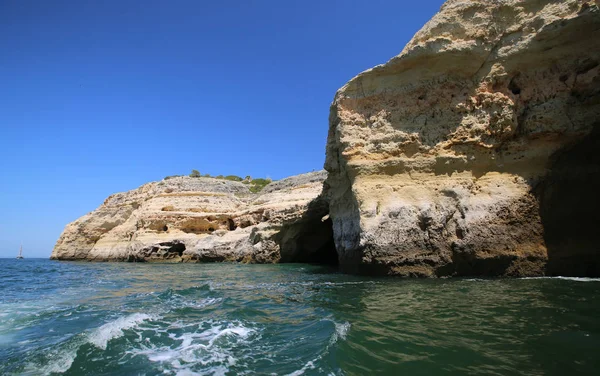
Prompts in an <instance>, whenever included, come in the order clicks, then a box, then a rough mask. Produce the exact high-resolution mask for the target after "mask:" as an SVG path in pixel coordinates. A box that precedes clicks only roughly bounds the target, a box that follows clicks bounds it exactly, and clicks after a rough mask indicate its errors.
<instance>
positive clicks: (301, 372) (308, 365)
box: [286, 357, 321, 376]
mask: <svg viewBox="0 0 600 376" xmlns="http://www.w3.org/2000/svg"><path fill="white" fill-rule="evenodd" d="M320 358H321V357H318V358H317V359H313V360H311V361H309V362H308V363H306V364H305V365H304V367H302V368H300V369H299V370H296V371H294V372H292V373H288V374H287V375H286V376H300V375H304V372H306V371H307V370H309V369H315V368H317V367H316V366H315V363H314V362H315V361H316V360H318V359H320Z"/></svg>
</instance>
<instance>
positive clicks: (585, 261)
mask: <svg viewBox="0 0 600 376" xmlns="http://www.w3.org/2000/svg"><path fill="white" fill-rule="evenodd" d="M598 150H600V124H596V126H595V129H594V131H593V132H592V133H591V134H590V135H589V136H587V137H586V138H584V139H582V140H581V141H579V142H577V143H576V144H574V145H571V146H570V147H567V148H564V149H563V150H561V151H559V152H557V153H556V154H555V155H554V156H553V157H552V158H551V160H550V173H549V174H548V175H547V177H546V178H545V180H544V181H543V182H542V183H541V184H540V185H539V186H538V187H536V193H537V195H538V198H539V201H540V217H541V219H542V224H543V226H544V240H545V242H546V247H547V249H548V265H547V273H548V274H550V275H572V276H588V277H598V276H600V245H599V244H600V243H599V242H598V237H597V234H596V232H597V231H598V224H599V223H600V198H599V196H598V193H599V192H600V153H598Z"/></svg>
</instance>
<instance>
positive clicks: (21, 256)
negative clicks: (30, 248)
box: [17, 244, 23, 259]
mask: <svg viewBox="0 0 600 376" xmlns="http://www.w3.org/2000/svg"><path fill="white" fill-rule="evenodd" d="M17 258H18V259H22V258H23V244H21V247H20V248H19V255H18V256H17Z"/></svg>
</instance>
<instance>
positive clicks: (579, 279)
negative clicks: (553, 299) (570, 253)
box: [520, 276, 600, 282]
mask: <svg viewBox="0 0 600 376" xmlns="http://www.w3.org/2000/svg"><path fill="white" fill-rule="evenodd" d="M520 279H562V280H566V281H575V282H600V278H588V277H562V276H559V277H525V278H520Z"/></svg>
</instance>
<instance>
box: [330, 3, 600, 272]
mask: <svg viewBox="0 0 600 376" xmlns="http://www.w3.org/2000/svg"><path fill="white" fill-rule="evenodd" d="M599 62H600V11H599V1H597V0H596V1H576V0H560V1H558V0H556V1H550V0H519V1H517V0H498V1H489V0H470V1H466V0H450V1H447V2H446V3H445V4H444V5H443V6H442V8H441V10H440V12H439V13H438V14H437V15H435V16H434V17H433V19H432V20H431V21H429V22H428V23H427V24H426V25H425V26H424V27H423V29H422V30H421V31H419V32H418V33H417V34H416V35H415V36H414V38H413V39H412V40H411V41H410V42H409V43H408V45H407V46H406V47H405V48H404V50H403V51H402V52H401V53H400V55H398V56H396V57H394V58H393V59H391V60H390V61H389V62H387V63H386V64H383V65H379V66H376V67H375V68H373V69H370V70H368V71H365V72H363V73H361V74H359V75H358V76H357V77H355V78H353V79H352V80H351V81H350V82H348V83H347V84H346V85H345V86H344V87H342V88H341V89H340V90H339V91H338V92H337V94H336V96H335V99H334V102H333V104H332V106H331V115H330V127H329V135H328V141H327V157H326V163H325V168H326V170H327V171H328V172H329V176H328V179H327V181H326V187H327V197H328V199H329V201H330V215H331V218H332V220H333V232H334V240H335V245H336V248H337V251H338V253H339V259H340V266H341V267H342V269H343V270H345V271H347V272H358V273H373V274H394V275H406V276H449V275H512V276H526V275H544V274H547V275H556V274H562V275H590V276H591V275H594V276H598V275H600V249H599V248H600V245H599V244H600V242H599V241H598V238H597V235H596V231H597V229H598V226H599V225H600V202H599V199H598V192H600V167H599V166H600V152H599V151H600V73H599V70H600V66H599Z"/></svg>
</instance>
